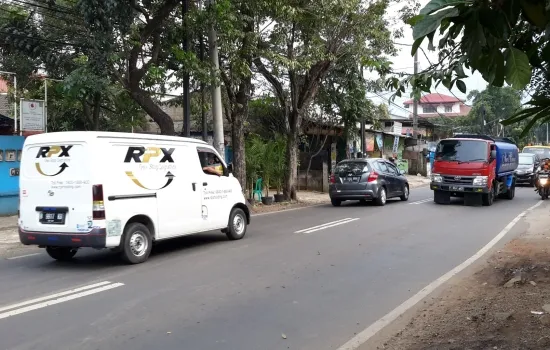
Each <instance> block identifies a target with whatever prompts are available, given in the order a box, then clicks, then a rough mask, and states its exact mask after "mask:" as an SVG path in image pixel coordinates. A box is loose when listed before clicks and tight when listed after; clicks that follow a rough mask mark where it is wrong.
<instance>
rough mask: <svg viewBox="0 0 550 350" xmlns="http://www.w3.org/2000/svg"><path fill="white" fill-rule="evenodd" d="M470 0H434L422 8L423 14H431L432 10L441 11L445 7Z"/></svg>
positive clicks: (466, 2)
mask: <svg viewBox="0 0 550 350" xmlns="http://www.w3.org/2000/svg"><path fill="white" fill-rule="evenodd" d="M469 2H470V1H464V0H432V1H430V2H429V3H427V4H426V6H424V8H423V9H422V10H420V14H421V15H429V14H430V13H432V12H435V11H439V10H441V9H443V8H445V7H449V6H453V7H454V6H457V5H462V4H468V3H469Z"/></svg>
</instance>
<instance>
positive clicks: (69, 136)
mask: <svg viewBox="0 0 550 350" xmlns="http://www.w3.org/2000/svg"><path fill="white" fill-rule="evenodd" d="M96 138H105V139H126V140H149V141H174V142H189V143H196V144H201V145H208V143H206V142H204V141H202V140H199V139H194V138H190V137H179V136H165V135H152V134H133V133H128V132H107V131H61V132H50V133H44V134H36V135H31V136H29V137H28V138H27V140H28V141H30V142H32V143H42V142H49V141H51V140H52V139H54V140H56V141H75V140H91V139H96Z"/></svg>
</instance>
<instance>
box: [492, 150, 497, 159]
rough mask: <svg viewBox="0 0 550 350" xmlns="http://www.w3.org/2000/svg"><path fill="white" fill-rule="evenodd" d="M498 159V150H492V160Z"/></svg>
mask: <svg viewBox="0 0 550 350" xmlns="http://www.w3.org/2000/svg"><path fill="white" fill-rule="evenodd" d="M493 159H497V150H496V149H493V150H491V160H493Z"/></svg>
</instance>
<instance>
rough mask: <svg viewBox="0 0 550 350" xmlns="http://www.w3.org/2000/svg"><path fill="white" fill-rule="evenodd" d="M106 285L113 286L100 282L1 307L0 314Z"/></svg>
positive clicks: (107, 282) (106, 282)
mask: <svg viewBox="0 0 550 350" xmlns="http://www.w3.org/2000/svg"><path fill="white" fill-rule="evenodd" d="M106 284H111V282H109V281H103V282H99V283H94V284H90V285H87V286H84V287H80V288H75V289H71V290H67V291H65V292H61V293H56V294H51V295H46V296H44V297H40V298H36V299H31V300H27V301H23V302H21V303H17V304H12V305H7V306H3V307H0V312H4V311H6V310H11V309H16V308H19V307H22V306H25V305H30V304H36V303H39V302H41V301H44V300H49V299H55V298H58V297H62V296H65V295H68V294H74V293H78V292H82V291H84V290H88V289H92V288H97V287H101V286H104V285H106Z"/></svg>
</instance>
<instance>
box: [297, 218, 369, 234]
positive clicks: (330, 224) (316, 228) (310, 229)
mask: <svg viewBox="0 0 550 350" xmlns="http://www.w3.org/2000/svg"><path fill="white" fill-rule="evenodd" d="M355 220H359V218H345V219H341V220H336V221H331V222H327V223H325V224H322V225H317V226H313V227H308V228H305V229H303V230H299V231H296V232H294V233H312V232H315V231H319V230H324V229H326V228H329V227H334V226H338V225H343V224H347V223H349V222H352V221H355Z"/></svg>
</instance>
